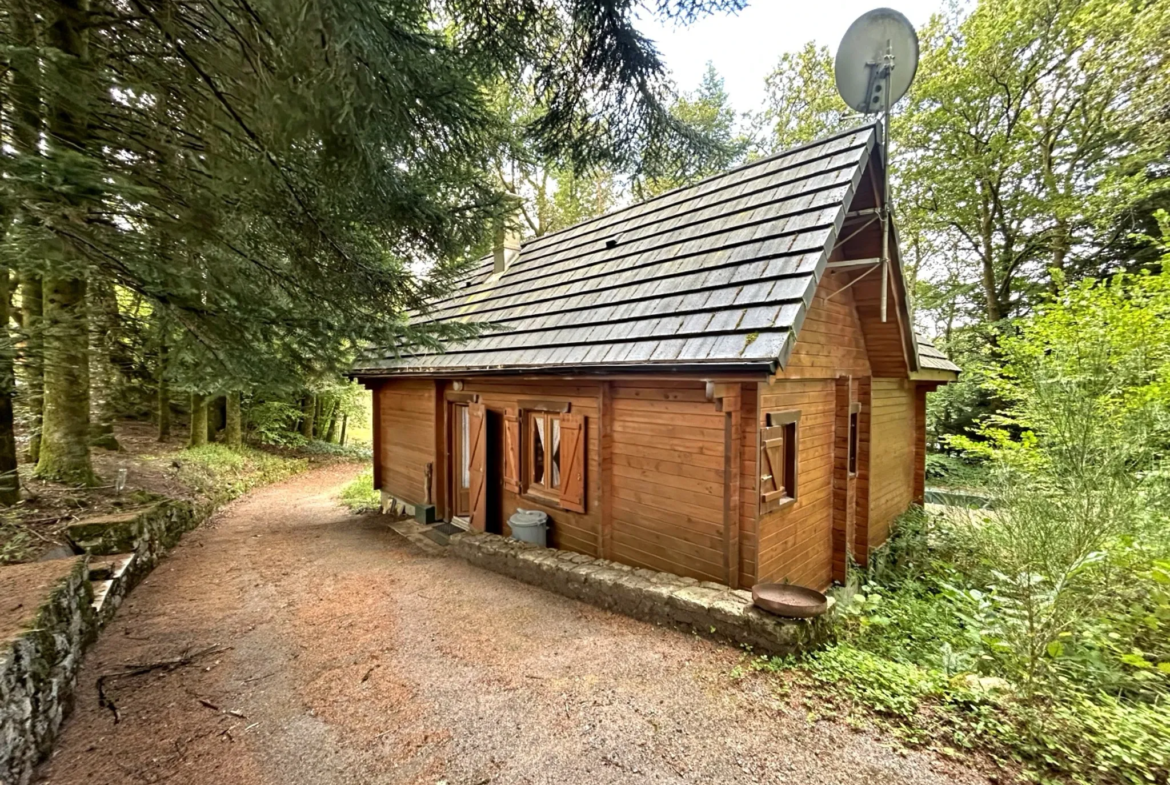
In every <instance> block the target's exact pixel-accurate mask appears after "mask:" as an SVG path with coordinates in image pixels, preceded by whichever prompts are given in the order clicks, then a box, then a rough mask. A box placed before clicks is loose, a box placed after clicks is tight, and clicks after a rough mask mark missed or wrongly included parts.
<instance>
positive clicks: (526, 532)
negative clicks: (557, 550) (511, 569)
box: [508, 508, 548, 548]
mask: <svg viewBox="0 0 1170 785" xmlns="http://www.w3.org/2000/svg"><path fill="white" fill-rule="evenodd" d="M508 526H510V527H511V528H512V539H515V540H520V541H522V542H532V543H536V544H537V545H539V546H540V547H542V548H547V547H548V515H547V514H546V513H543V512H540V511H539V510H521V509H519V508H517V510H516V512H514V513H512V517H511V518H509V519H508Z"/></svg>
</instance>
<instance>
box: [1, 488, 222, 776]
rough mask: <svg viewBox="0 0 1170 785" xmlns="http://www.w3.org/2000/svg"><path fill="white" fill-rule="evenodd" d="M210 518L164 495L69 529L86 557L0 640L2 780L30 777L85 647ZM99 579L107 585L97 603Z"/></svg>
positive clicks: (66, 702)
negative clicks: (135, 590) (156, 568)
mask: <svg viewBox="0 0 1170 785" xmlns="http://www.w3.org/2000/svg"><path fill="white" fill-rule="evenodd" d="M204 517H205V511H201V510H196V509H194V508H193V507H192V505H191V504H189V503H187V502H180V501H162V502H158V503H156V504H152V505H150V506H148V507H143V508H139V509H136V510H128V511H126V512H124V513H117V514H115V515H107V516H102V517H100V518H92V519H90V520H87V521H82V522H80V523H77V524H74V525H72V526H70V527H69V528H68V530H67V536H68V537H69V539H70V540H71V541H72V542H73V543H74V545H75V546H77V547H78V548H80V549H82V550H84V551H85V552H86V555H85V556H79V557H75V559H74V560H73V561H74V566H73V569H72V570H71V571H70V572H68V573H67V574H66V575H65V576H64V577H62V578H60V579H59V580H57V581H56V582H55V583H53V584H52V585H51V586H50V587H48V588H47V589H45V590H44V591H43V592H42V594H41V595H40V596H41V597H43V600H38V601H39V602H40V603H41V604H40V606H39V610H37V611H36V613H35V615H33V616H31V617H30V618H29V619H28V621H27V623H25V624H23V625H22V629H21V630H20V631H19V632H18V633H17V634H15V635H13V636H11V637H10V638H9V639H7V640H0V783H3V785H26V783H28V782H29V780H30V779H31V777H32V774H33V768H34V767H35V766H36V765H37V764H38V763H39V762H40V761H41V760H43V759H44V758H45V757H46V756H47V755H48V754H49V752H50V751H51V750H52V746H53V742H54V741H55V740H56V737H57V732H58V731H59V730H60V728H61V723H62V721H63V720H64V718H65V716H66V715H67V714H68V711H69V709H70V708H71V706H72V702H73V693H74V688H75V686H76V681H77V671H78V668H79V667H80V665H81V658H82V656H83V654H84V652H85V650H86V648H87V647H88V645H89V644H90V643H91V642H92V641H93V640H94V639H96V637H97V634H98V632H99V631H100V630H101V628H102V627H104V626H105V624H106V623H107V622H109V621H110V619H112V618H113V616H114V613H115V611H116V610H117V608H118V606H119V605H120V604H121V602H122V600H123V598H124V597H125V596H126V595H127V594H128V593H129V592H130V589H132V588H133V587H134V586H135V585H137V584H138V583H139V582H140V581H141V580H142V579H143V578H144V577H146V575H147V574H149V573H150V571H151V570H152V569H154V566H155V565H156V564H158V562H159V560H160V559H161V558H162V557H163V556H164V555H165V554H166V552H167V551H168V550H170V548H171V547H173V546H174V545H175V544H176V543H177V542H178V541H179V539H180V538H181V537H182V535H183V534H184V533H185V532H187V531H190V530H191V529H193V528H194V527H195V526H197V525H198V524H199V522H200V521H201V520H202V519H203V518H204ZM91 557H92V559H91ZM54 564H55V563H54V562H41V563H34V564H19V565H16V566H13V567H4V568H0V569H2V570H14V571H18V570H23V571H29V570H37V569H52V568H53V565H54ZM91 567H92V568H93V574H91ZM95 584H96V585H99V586H101V594H100V597H99V599H98V601H97V602H95V599H94V586H95ZM0 599H3V598H0ZM29 604H30V605H31V603H29Z"/></svg>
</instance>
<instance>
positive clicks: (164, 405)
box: [157, 333, 171, 442]
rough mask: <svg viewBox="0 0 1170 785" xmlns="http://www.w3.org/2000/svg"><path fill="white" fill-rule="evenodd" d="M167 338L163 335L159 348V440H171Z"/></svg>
mask: <svg viewBox="0 0 1170 785" xmlns="http://www.w3.org/2000/svg"><path fill="white" fill-rule="evenodd" d="M167 357H168V352H167V338H166V334H165V333H163V335H162V337H161V338H160V340H159V347H158V404H157V406H158V440H159V441H160V442H165V441H166V440H167V439H169V438H171V384H170V382H169V381H168V380H167Z"/></svg>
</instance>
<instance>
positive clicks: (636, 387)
mask: <svg viewBox="0 0 1170 785" xmlns="http://www.w3.org/2000/svg"><path fill="white" fill-rule="evenodd" d="M612 389H613V446H612V452H613V480H612V493H613V500H612V529H613V533H612V551H611V552H610V553H608V554H606V556H607V558H611V559H614V560H615V561H620V562H623V563H625V564H631V565H635V566H639V567H647V568H649V569H653V570H664V571H667V572H673V573H676V574H679V575H686V576H689V577H692V578H697V579H699V580H710V581H719V582H724V581H725V574H724V566H723V564H724V561H723V560H724V550H723V528H724V507H723V505H724V499H723V481H724V415H723V414H722V413H721V412H719V411H718V410H717V409H716V406H715V404H714V402H712V401H709V400H707V397H706V391H705V385H704V384H703V383H702V382H698V381H696V382H690V383H685V382H670V381H664V382H658V383H651V382H625V381H620V382H614V383H613V388H612Z"/></svg>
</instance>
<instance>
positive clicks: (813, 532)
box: [756, 379, 836, 589]
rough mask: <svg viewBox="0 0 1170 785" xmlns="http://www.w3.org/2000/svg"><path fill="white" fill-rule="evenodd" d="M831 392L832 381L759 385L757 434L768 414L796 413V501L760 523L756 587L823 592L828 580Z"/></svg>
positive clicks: (832, 405) (830, 568) (829, 561)
mask: <svg viewBox="0 0 1170 785" xmlns="http://www.w3.org/2000/svg"><path fill="white" fill-rule="evenodd" d="M835 390H836V382H835V380H833V379H799V380H797V379H782V380H777V381H775V382H773V383H771V384H766V385H761V386H760V406H759V417H758V418H757V429H759V428H763V427H765V425H766V424H767V419H766V418H767V414H768V412H787V411H793V410H799V411H800V423H799V425H798V426H797V432H798V439H799V441H798V448H799V449H798V452H797V467H798V468H797V481H796V482H797V486H796V501H795V502H794V503H792V504H790V505H788V506H787V507H784V508H783V509H780V510H776V511H774V512H771V513H769V514H767V515H763V516H761V518H760V521H759V577H758V580H759V581H761V582H764V581H778V582H785V581H787V582H789V583H797V584H800V585H802V586H809V587H811V588H815V589H822V588H824V587H826V586H828V585H829V582H830V581H831V579H832V556H833V554H832V548H833V542H832V517H833V434H834V427H833V426H834V417H835V414H834V408H835V406H834V404H835ZM758 451H759V449H758V447H757V448H756V452H757V454H758Z"/></svg>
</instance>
